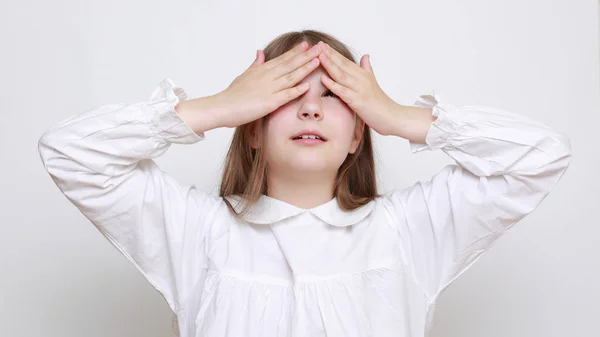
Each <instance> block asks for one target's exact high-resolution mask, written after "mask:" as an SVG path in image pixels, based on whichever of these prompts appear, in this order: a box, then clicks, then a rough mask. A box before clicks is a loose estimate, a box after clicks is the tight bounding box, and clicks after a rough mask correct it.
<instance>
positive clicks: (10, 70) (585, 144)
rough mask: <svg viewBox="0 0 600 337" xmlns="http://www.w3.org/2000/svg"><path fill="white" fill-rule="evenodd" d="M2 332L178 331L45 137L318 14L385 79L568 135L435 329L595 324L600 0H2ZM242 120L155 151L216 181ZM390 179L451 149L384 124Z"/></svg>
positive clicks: (208, 71) (446, 299) (436, 334)
mask: <svg viewBox="0 0 600 337" xmlns="http://www.w3.org/2000/svg"><path fill="white" fill-rule="evenodd" d="M0 6H1V7H0V28H1V29H0V38H1V47H0V48H1V50H2V52H1V53H0V74H1V75H2V80H1V82H0V93H1V95H2V96H1V101H0V102H1V108H0V113H1V115H0V116H1V120H0V131H1V132H0V137H1V138H0V140H1V141H0V160H1V165H0V184H1V185H0V336H7V337H8V336H11V337H21V336H48V337H81V336H87V337H94V336H144V337H159V336H169V335H170V334H171V327H170V324H171V322H170V319H171V316H170V312H169V308H168V306H167V304H166V302H164V300H163V299H162V297H161V296H160V294H159V293H158V292H156V291H155V290H154V289H153V288H152V287H151V285H150V284H149V283H147V282H146V280H145V279H144V278H143V277H142V275H141V274H139V273H138V272H137V271H136V269H135V268H134V267H133V266H132V265H130V264H129V262H128V261H127V260H126V259H125V258H124V257H122V256H121V255H120V254H119V253H118V251H117V250H116V249H114V248H113V247H112V246H110V244H109V243H108V242H107V241H106V240H105V239H104V238H103V237H102V235H101V234H100V233H99V232H98V231H97V230H96V229H95V228H94V227H93V226H92V225H91V223H89V222H88V221H87V220H86V219H85V218H84V217H83V216H82V215H81V214H80V213H79V211H78V210H77V209H76V208H75V207H74V206H72V205H71V204H70V203H69V202H68V201H67V199H66V198H64V197H63V196H62V194H60V192H59V190H58V189H57V188H56V186H55V185H54V184H53V182H52V180H51V179H50V178H49V176H48V175H47V173H46V172H45V171H44V168H43V165H42V163H41V161H40V158H39V155H38V153H37V141H38V139H39V137H40V136H41V135H42V133H43V132H44V131H45V130H46V129H48V128H49V127H51V126H52V125H53V124H55V123H57V122H59V121H60V120H62V119H64V118H66V117H67V116H70V115H73V114H76V113H80V112H82V111H84V110H87V109H91V108H94V107H97V106H100V105H103V104H108V103H118V102H134V101H140V100H145V99H147V98H148V97H149V95H150V93H151V91H152V90H153V89H154V87H155V86H156V85H157V84H158V83H159V82H160V81H161V80H162V79H163V78H164V77H167V76H168V77H171V78H172V79H173V80H174V81H175V83H176V84H178V85H179V86H181V87H183V88H184V89H185V90H186V91H187V93H188V95H189V97H190V98H194V97H198V96H205V95H209V94H214V93H216V92H218V91H220V90H222V89H224V88H225V87H226V86H227V85H228V84H229V83H230V82H231V81H232V80H233V78H234V77H235V76H237V75H238V74H240V73H241V72H242V71H243V70H244V69H246V67H247V66H248V65H249V64H250V63H251V62H252V60H253V58H254V55H255V50H256V49H258V48H263V47H264V46H265V45H266V44H267V42H269V41H270V40H271V39H273V38H275V37H276V36H277V35H279V34H281V33H283V32H287V31H290V30H299V29H308V28H314V29H319V30H323V31H325V32H328V33H331V34H333V35H334V36H336V37H338V38H339V39H340V40H342V41H343V42H346V43H347V44H349V45H350V46H351V47H352V48H353V49H354V51H355V52H356V54H357V57H358V58H360V56H361V55H362V54H365V53H369V54H370V55H371V60H372V65H373V67H374V70H375V74H376V76H377V78H378V80H379V83H380V85H381V87H382V88H383V89H384V90H385V91H386V92H387V93H388V94H389V95H390V96H391V97H392V98H394V99H395V100H396V101H397V102H399V103H401V104H406V105H409V104H412V103H413V102H414V101H415V99H416V97H417V96H418V95H420V94H424V93H430V92H431V90H432V89H434V90H435V91H436V93H437V94H439V95H440V97H441V98H442V99H445V100H446V101H449V102H452V103H456V104H483V105H490V106H495V107H498V108H505V109H510V110H514V111H516V112H519V113H522V114H524V115H526V116H528V117H531V118H534V119H536V120H539V121H542V122H543V123H545V124H547V125H548V126H550V127H552V128H554V129H556V130H557V131H559V132H562V133H565V134H566V135H568V136H569V137H570V139H571V144H572V151H573V161H572V164H571V167H570V168H569V170H568V171H567V173H566V174H565V175H564V177H563V179H562V180H561V181H560V182H559V184H558V185H557V186H556V188H555V190H554V191H553V192H552V193H551V194H550V195H549V196H548V197H547V198H546V199H545V200H544V202H543V203H542V204H541V205H540V206H539V207H538V209H537V210H536V211H535V212H534V213H533V214H531V215H530V216H528V217H526V218H525V219H524V220H522V221H521V222H520V223H519V224H518V225H517V226H515V227H514V228H513V229H512V230H511V231H510V232H509V233H508V234H507V235H506V236H505V237H503V238H502V239H501V240H500V241H499V242H498V244H497V245H495V246H494V247H493V248H492V249H491V250H490V251H489V253H487V254H486V255H485V256H484V258H482V259H481V260H480V262H479V263H477V264H476V265H475V266H473V267H472V268H471V269H470V270H469V271H468V272H467V273H465V274H464V275H463V276H462V277H461V278H460V279H459V280H458V281H457V282H455V283H454V284H453V285H452V286H451V287H450V288H448V289H447V291H446V292H445V293H444V294H443V295H442V297H441V299H440V303H439V305H438V310H437V314H436V318H435V327H434V331H433V337H442V336H443V337H453V336H461V337H470V336H487V337H495V336H511V337H515V336H527V337H536V336H539V337H542V336H543V337H552V336H557V337H558V336H560V337H564V336H593V335H596V336H597V334H598V331H599V330H600V326H599V325H598V324H599V323H598V318H599V317H600V304H599V303H600V239H599V237H600V220H598V217H597V215H596V214H597V212H598V209H599V208H600V196H599V195H600V182H599V178H598V171H599V168H598V164H599V163H598V156H599V153H600V150H598V144H599V141H598V135H599V131H598V129H599V127H598V123H599V119H598V114H599V113H600V87H599V62H598V54H599V52H598V43H599V37H598V7H597V6H598V4H597V3H596V2H595V1H583V0H579V1H574V0H504V1H481V0H453V1H448V0H446V1H443V0H418V1H417V0H412V1H409V0H400V1H399V0H396V1H378V2H376V1H372V2H370V3H369V4H367V1H348V0H345V1H324V2H321V1H301V2H297V3H295V4H292V3H290V2H288V1H237V2H231V1H230V2H225V1H216V0H209V1H206V0H198V1H181V0H179V1H175V0H170V1H148V0H146V1H141V0H130V1H117V0H105V1H102V2H100V1H94V2H92V1H87V2H82V1H75V0H62V1H39V0H38V1H31V0H30V1H18V2H17V1H12V2H10V3H9V2H8V1H2V4H1V5H0ZM231 135H232V129H219V130H214V131H211V132H209V133H207V139H206V140H205V141H203V142H200V143H198V144H196V145H190V146H183V145H179V146H177V145H175V146H173V147H172V148H171V149H170V150H169V151H168V152H167V153H166V154H165V155H164V156H163V157H161V158H159V159H158V160H157V161H158V163H159V164H160V165H161V166H162V167H163V169H164V170H166V171H168V172H170V173H172V174H173V175H175V176H176V177H177V178H179V179H180V181H181V182H182V183H193V184H195V185H197V186H198V187H200V188H202V189H204V190H206V191H213V192H216V191H217V186H218V179H219V174H220V170H221V163H222V159H223V156H224V154H225V151H226V149H227V147H228V144H229V140H230V137H231ZM376 146H377V153H378V165H379V178H380V190H381V192H386V191H389V190H391V189H394V188H402V187H406V186H408V185H410V184H412V183H413V182H414V181H416V180H424V179H428V178H429V177H430V176H431V175H433V174H434V173H435V172H437V171H438V170H439V169H441V167H442V166H443V165H445V164H447V163H450V160H451V159H450V158H448V157H446V155H445V154H444V153H443V152H441V151H439V152H438V151H434V152H425V153H419V154H415V155H412V154H411V153H410V151H409V147H408V142H407V141H406V140H404V139H401V138H395V137H381V136H377V137H376Z"/></svg>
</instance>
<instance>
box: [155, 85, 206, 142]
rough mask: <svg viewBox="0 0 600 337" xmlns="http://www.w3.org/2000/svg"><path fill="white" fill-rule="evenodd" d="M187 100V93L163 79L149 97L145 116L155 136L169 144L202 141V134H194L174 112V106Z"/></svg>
mask: <svg viewBox="0 0 600 337" xmlns="http://www.w3.org/2000/svg"><path fill="white" fill-rule="evenodd" d="M186 99H187V93H186V92H185V91H184V90H183V89H182V88H180V87H177V85H176V84H175V83H174V82H173V80H171V79H170V78H169V77H166V78H165V79H163V80H162V81H161V82H160V83H159V85H158V87H156V89H154V91H153V92H152V94H151V95H150V98H149V101H150V103H149V104H148V108H149V109H152V111H150V113H149V114H147V116H151V117H150V121H149V122H150V123H151V125H152V127H153V128H154V130H155V131H156V135H158V136H159V137H161V138H162V139H164V140H165V141H167V142H169V143H181V144H191V143H195V142H198V141H200V140H202V139H204V132H202V133H195V132H194V130H192V128H191V127H190V126H189V125H188V124H187V123H185V121H184V120H183V119H181V117H180V116H179V115H178V114H177V113H176V112H175V106H177V104H179V102H180V101H183V100H186Z"/></svg>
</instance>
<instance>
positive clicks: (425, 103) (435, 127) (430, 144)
mask: <svg viewBox="0 0 600 337" xmlns="http://www.w3.org/2000/svg"><path fill="white" fill-rule="evenodd" d="M414 105H415V106H418V107H425V108H432V115H433V116H436V117H437V119H436V120H435V121H433V122H432V123H431V127H430V128H429V130H428V132H427V135H426V138H425V144H423V143H416V142H412V141H409V144H410V150H411V152H412V153H416V152H420V151H425V150H437V149H443V148H444V147H446V146H448V145H449V144H450V139H451V137H452V135H453V134H455V133H457V129H458V124H457V123H456V122H455V121H454V120H453V119H452V115H453V114H455V113H456V112H457V108H456V107H455V106H453V105H451V104H445V103H440V97H439V95H436V94H435V92H433V91H432V93H431V94H430V95H421V96H419V98H418V99H417V101H416V102H415V104H414Z"/></svg>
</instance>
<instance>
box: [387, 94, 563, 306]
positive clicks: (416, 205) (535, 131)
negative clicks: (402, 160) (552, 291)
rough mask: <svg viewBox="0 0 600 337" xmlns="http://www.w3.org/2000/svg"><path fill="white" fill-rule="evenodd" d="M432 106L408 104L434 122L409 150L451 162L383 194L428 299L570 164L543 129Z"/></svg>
mask: <svg viewBox="0 0 600 337" xmlns="http://www.w3.org/2000/svg"><path fill="white" fill-rule="evenodd" d="M438 101H439V97H435V96H434V95H423V96H421V97H419V100H418V101H417V102H416V104H415V105H417V106H424V107H432V108H433V109H432V110H433V115H435V116H437V117H438V118H437V119H436V120H435V121H434V122H433V123H432V125H431V128H430V129H429V131H428V134H427V137H426V144H418V143H412V142H411V143H410V147H411V151H412V153H413V154H414V153H417V152H420V151H424V150H435V149H441V150H442V151H443V152H444V153H446V154H447V155H448V156H450V157H451V158H452V159H453V160H454V161H455V164H452V165H447V166H445V167H443V168H442V169H441V170H440V171H439V172H438V173H436V174H435V175H434V176H433V177H432V178H431V179H430V180H428V181H424V182H417V183H415V184H413V185H412V186H410V187H408V188H405V189H402V190H397V191H394V192H393V193H391V194H389V195H386V196H385V198H386V203H387V205H388V208H389V211H390V213H392V216H393V218H394V219H395V222H396V223H397V226H398V233H399V237H400V241H401V242H400V245H401V247H402V248H401V249H402V251H403V254H404V256H405V259H406V261H407V263H408V264H409V265H410V267H411V269H412V272H413V274H414V277H415V279H416V281H417V282H418V283H419V284H420V285H421V287H422V289H423V291H424V293H425V295H426V296H427V297H428V298H429V299H430V300H433V299H435V298H436V297H437V296H438V295H439V293H440V292H441V291H442V290H443V289H445V288H446V287H447V286H448V285H449V284H450V283H451V282H453V281H454V280H455V279H456V278H457V277H458V276H459V275H460V274H461V273H463V272H464V271H465V270H466V269H468V268H469V267H470V266H471V265H472V264H473V263H474V262H475V261H476V260H478V259H479V258H480V257H481V256H482V253H484V252H485V251H486V250H488V249H489V248H490V247H491V246H492V245H493V244H494V243H495V242H496V240H497V239H498V238H499V237H500V236H501V235H502V234H503V233H505V232H506V231H507V230H508V229H509V228H511V227H512V226H513V225H514V224H515V223H517V222H518V221H519V220H521V219H522V218H523V217H525V216H526V215H527V214H529V213H531V212H532V211H533V210H534V209H535V208H536V207H537V206H538V205H539V204H540V203H541V202H542V200H543V199H544V198H545V197H546V196H547V195H548V193H550V191H551V190H552V189H553V188H554V186H555V185H556V183H557V182H558V181H559V179H560V178H561V177H562V175H563V174H564V173H565V171H566V169H567V167H568V165H569V163H570V160H571V152H570V143H569V140H568V138H566V137H565V136H563V135H561V134H559V133H557V132H554V131H553V130H551V129H550V128H548V127H547V126H545V125H543V124H540V123H538V122H536V121H533V120H530V119H528V118H526V117H524V116H522V115H519V114H516V113H513V112H509V111H505V110H500V109H495V108H490V107H483V106H455V105H451V104H447V103H444V102H438Z"/></svg>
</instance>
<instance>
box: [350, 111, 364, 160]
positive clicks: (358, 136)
mask: <svg viewBox="0 0 600 337" xmlns="http://www.w3.org/2000/svg"><path fill="white" fill-rule="evenodd" d="M364 131H365V122H364V121H363V120H362V119H361V118H360V117H357V118H356V125H355V127H354V137H352V143H350V151H348V153H350V154H354V152H356V150H357V149H358V146H359V145H360V141H361V140H362V137H363V133H364Z"/></svg>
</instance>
